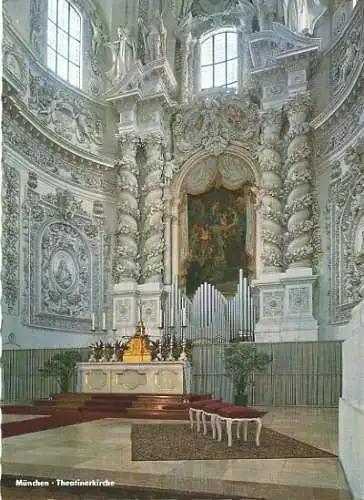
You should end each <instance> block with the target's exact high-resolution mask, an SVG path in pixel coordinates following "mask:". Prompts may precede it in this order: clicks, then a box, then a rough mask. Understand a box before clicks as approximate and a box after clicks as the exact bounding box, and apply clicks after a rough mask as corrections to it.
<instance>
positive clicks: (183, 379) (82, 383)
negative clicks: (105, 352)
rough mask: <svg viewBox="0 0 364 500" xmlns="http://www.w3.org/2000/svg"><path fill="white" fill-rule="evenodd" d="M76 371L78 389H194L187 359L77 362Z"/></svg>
mask: <svg viewBox="0 0 364 500" xmlns="http://www.w3.org/2000/svg"><path fill="white" fill-rule="evenodd" d="M76 374H77V392H85V393H124V394H125V393H129V394H166V395H167V394H190V393H191V364H190V363H189V362H184V361H155V362H149V363H148V362H147V363H127V364H125V363H113V362H107V363H92V362H87V363H77V365H76Z"/></svg>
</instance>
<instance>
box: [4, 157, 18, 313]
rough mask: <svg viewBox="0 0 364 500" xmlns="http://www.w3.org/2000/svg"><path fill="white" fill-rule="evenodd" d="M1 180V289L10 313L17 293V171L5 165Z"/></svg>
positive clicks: (15, 301) (16, 298)
mask: <svg viewBox="0 0 364 500" xmlns="http://www.w3.org/2000/svg"><path fill="white" fill-rule="evenodd" d="M3 182H4V184H3V190H4V191H3V198H2V200H3V201H2V206H3V241H2V245H3V264H2V291H3V296H4V299H5V304H6V306H7V309H8V311H9V312H10V313H11V312H13V310H14V307H15V305H16V303H17V300H18V293H19V229H20V220H19V215H20V176H19V172H18V171H17V170H16V169H15V168H13V167H9V166H7V165H5V168H4V180H3Z"/></svg>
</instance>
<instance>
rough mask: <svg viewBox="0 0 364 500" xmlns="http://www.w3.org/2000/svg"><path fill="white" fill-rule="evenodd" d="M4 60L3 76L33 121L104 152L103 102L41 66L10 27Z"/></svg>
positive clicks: (104, 125) (79, 145) (76, 141)
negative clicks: (92, 97)
mask: <svg viewBox="0 0 364 500" xmlns="http://www.w3.org/2000/svg"><path fill="white" fill-rule="evenodd" d="M41 1H43V0H41ZM45 23H46V20H45ZM3 58H4V61H5V63H6V66H4V76H5V78H6V80H7V81H8V82H9V83H10V84H11V86H12V87H13V88H15V89H16V90H17V91H18V92H19V93H20V97H21V99H22V101H23V102H24V103H25V104H26V106H27V111H28V112H29V118H30V119H31V120H34V121H35V123H36V124H38V125H39V126H40V127H44V128H46V129H48V131H49V132H51V133H54V135H55V136H58V137H61V138H62V139H64V140H65V141H68V142H70V143H72V144H74V145H75V146H77V147H79V148H81V149H87V151H90V152H91V153H94V154H97V153H98V152H99V151H100V150H102V144H103V139H104V133H105V129H106V123H105V114H104V106H103V105H102V104H101V103H100V102H98V101H96V100H91V99H89V98H88V97H87V96H86V95H85V94H83V93H82V92H81V91H78V90H77V91H76V90H75V91H73V90H72V87H71V86H69V85H67V84H65V83H62V80H60V79H56V78H55V77H54V76H53V74H52V73H50V72H49V71H48V70H46V69H45V68H44V67H42V66H40V65H39V63H38V61H36V60H35V59H34V56H33V54H32V53H31V52H30V51H29V49H28V47H26V46H25V45H24V44H23V42H22V41H21V40H20V39H19V38H18V36H17V34H16V32H15V31H14V29H13V28H11V27H10V25H5V29H4V44H3ZM32 115H33V116H32ZM55 139H56V137H55Z"/></svg>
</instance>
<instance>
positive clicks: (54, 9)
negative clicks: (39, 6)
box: [47, 0, 81, 88]
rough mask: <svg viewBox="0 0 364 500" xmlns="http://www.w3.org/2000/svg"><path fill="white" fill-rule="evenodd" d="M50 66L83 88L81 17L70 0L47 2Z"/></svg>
mask: <svg viewBox="0 0 364 500" xmlns="http://www.w3.org/2000/svg"><path fill="white" fill-rule="evenodd" d="M47 66H48V67H49V68H50V69H51V70H52V71H54V72H55V73H56V74H57V75H58V76H60V77H61V78H63V80H66V81H67V82H69V83H71V84H72V85H74V86H75V87H78V88H79V87H80V86H81V16H80V14H79V13H78V12H77V10H76V9H75V8H74V7H73V6H72V4H71V3H70V2H67V0H48V25H47Z"/></svg>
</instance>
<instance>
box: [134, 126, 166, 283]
mask: <svg viewBox="0 0 364 500" xmlns="http://www.w3.org/2000/svg"><path fill="white" fill-rule="evenodd" d="M143 145H144V150H145V154H146V162H145V165H144V168H143V178H142V180H141V203H140V211H141V241H140V252H139V253H140V267H141V275H142V278H143V281H145V282H157V281H160V280H161V277H162V276H163V269H164V249H165V231H164V214H165V210H164V204H165V195H164V189H165V183H164V160H163V138H162V136H161V134H160V133H153V134H151V135H149V136H147V137H146V138H145V139H144V141H143Z"/></svg>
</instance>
